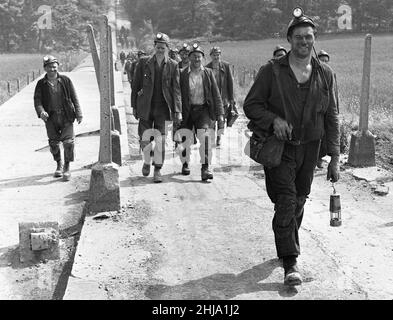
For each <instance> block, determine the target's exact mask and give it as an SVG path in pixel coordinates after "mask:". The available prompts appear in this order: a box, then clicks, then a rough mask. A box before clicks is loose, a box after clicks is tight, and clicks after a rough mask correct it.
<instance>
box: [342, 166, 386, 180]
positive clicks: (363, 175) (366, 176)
mask: <svg viewBox="0 0 393 320" xmlns="http://www.w3.org/2000/svg"><path fill="white" fill-rule="evenodd" d="M349 172H351V174H352V175H353V176H354V177H355V178H357V179H360V180H366V181H367V182H371V181H376V182H380V183H382V182H387V181H392V180H393V173H391V172H389V171H387V170H385V169H382V168H378V167H367V168H356V169H351V170H349Z"/></svg>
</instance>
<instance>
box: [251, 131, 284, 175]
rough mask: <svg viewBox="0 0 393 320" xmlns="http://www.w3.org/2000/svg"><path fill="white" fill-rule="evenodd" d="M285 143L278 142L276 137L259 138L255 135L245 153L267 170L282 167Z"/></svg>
mask: <svg viewBox="0 0 393 320" xmlns="http://www.w3.org/2000/svg"><path fill="white" fill-rule="evenodd" d="M284 145H285V141H281V140H278V139H277V137H276V136H275V135H271V136H267V137H258V136H256V135H255V134H253V135H252V136H251V137H250V140H249V142H248V143H247V145H246V148H245V153H246V154H247V155H248V156H249V157H250V158H251V159H252V160H254V161H255V162H258V163H260V164H262V165H263V166H265V167H267V168H274V167H277V166H279V165H280V163H281V158H282V153H283V151H284Z"/></svg>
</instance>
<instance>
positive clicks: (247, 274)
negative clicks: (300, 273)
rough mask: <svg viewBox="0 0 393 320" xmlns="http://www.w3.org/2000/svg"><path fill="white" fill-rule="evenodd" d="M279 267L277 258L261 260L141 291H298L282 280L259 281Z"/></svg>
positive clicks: (228, 294)
mask: <svg viewBox="0 0 393 320" xmlns="http://www.w3.org/2000/svg"><path fill="white" fill-rule="evenodd" d="M279 267H281V263H280V261H279V260H278V259H271V260H268V261H265V262H263V263H262V264H259V265H257V266H255V267H253V268H251V269H249V270H246V271H244V272H242V273H239V274H237V275H236V274H231V273H229V274H223V273H216V274H213V275H211V276H208V277H205V278H201V279H198V280H192V281H189V282H186V283H184V284H180V285H176V286H167V285H161V284H159V285H152V286H149V287H148V288H147V289H146V291H145V295H146V297H147V298H150V299H152V300H175V299H176V300H177V299H179V300H214V299H216V300H227V299H231V298H235V297H237V296H238V295H241V294H247V293H253V292H259V291H271V292H272V291H275V292H277V293H278V294H279V295H280V296H282V297H293V296H295V295H296V294H297V293H298V291H297V290H296V288H295V287H288V286H284V284H283V283H281V282H280V283H279V282H271V283H260V282H261V281H263V280H265V279H267V278H268V277H269V276H270V275H271V273H272V272H273V271H274V269H276V268H279Z"/></svg>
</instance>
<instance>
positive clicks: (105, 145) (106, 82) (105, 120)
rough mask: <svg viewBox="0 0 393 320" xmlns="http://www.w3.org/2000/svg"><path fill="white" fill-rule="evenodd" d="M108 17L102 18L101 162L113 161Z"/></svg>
mask: <svg viewBox="0 0 393 320" xmlns="http://www.w3.org/2000/svg"><path fill="white" fill-rule="evenodd" d="M108 31H109V28H108V17H107V16H103V18H102V19H101V20H100V33H101V37H100V98H101V99H100V101H101V104H100V109H101V126H100V127H101V130H100V151H99V162H100V163H111V162H112V141H111V121H112V120H111V116H112V111H111V98H110V85H111V84H110V65H109V64H110V57H109V54H110V53H109V46H108V39H109V34H108Z"/></svg>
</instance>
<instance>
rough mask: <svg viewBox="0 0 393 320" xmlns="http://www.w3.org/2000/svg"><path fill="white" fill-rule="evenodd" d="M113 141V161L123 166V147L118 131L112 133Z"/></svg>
mask: <svg viewBox="0 0 393 320" xmlns="http://www.w3.org/2000/svg"><path fill="white" fill-rule="evenodd" d="M111 139H112V161H113V162H114V163H116V164H117V165H119V166H121V165H122V161H121V145H120V143H121V142H120V134H119V131H117V130H112V133H111Z"/></svg>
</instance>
